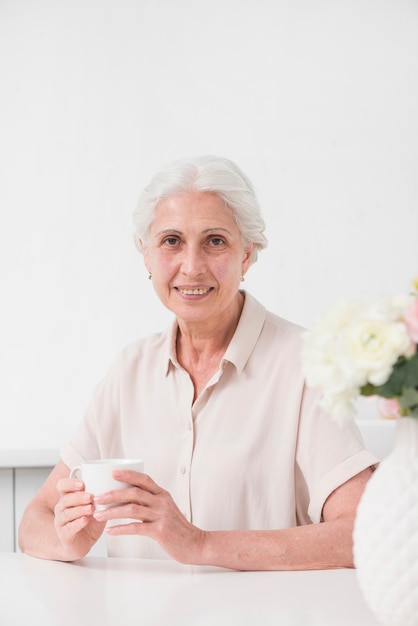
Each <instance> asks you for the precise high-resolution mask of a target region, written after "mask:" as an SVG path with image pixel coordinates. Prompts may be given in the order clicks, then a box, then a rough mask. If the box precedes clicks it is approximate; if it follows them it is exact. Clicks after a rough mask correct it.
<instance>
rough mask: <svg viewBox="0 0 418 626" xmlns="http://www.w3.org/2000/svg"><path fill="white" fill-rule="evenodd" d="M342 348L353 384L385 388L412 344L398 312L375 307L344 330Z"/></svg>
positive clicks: (348, 375) (345, 364)
mask: <svg viewBox="0 0 418 626" xmlns="http://www.w3.org/2000/svg"><path fill="white" fill-rule="evenodd" d="M341 344H342V349H343V352H342V354H341V355H340V356H341V359H342V367H343V369H344V370H345V372H346V373H347V377H348V379H349V380H351V383H352V384H356V385H357V386H362V385H364V384H366V383H367V382H369V383H372V384H373V385H383V383H385V382H386V381H387V379H388V378H389V376H390V374H391V372H392V368H393V366H394V364H395V363H396V361H397V360H398V357H399V356H400V355H406V354H407V353H408V350H409V348H410V345H411V340H410V337H409V335H408V331H407V328H406V325H405V324H404V323H403V322H401V321H398V320H397V319H396V311H394V309H392V308H390V307H386V306H384V305H383V306H381V305H379V303H375V304H371V305H370V306H368V307H366V308H364V309H363V310H361V311H360V312H359V313H358V315H357V316H356V317H354V318H353V319H352V320H351V323H350V325H348V326H347V327H346V328H345V329H342V337H341Z"/></svg>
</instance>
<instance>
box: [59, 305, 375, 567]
mask: <svg viewBox="0 0 418 626" xmlns="http://www.w3.org/2000/svg"><path fill="white" fill-rule="evenodd" d="M176 332H177V323H176V322H174V323H173V325H172V327H171V328H170V329H168V330H167V331H166V332H163V333H158V334H154V335H151V336H149V337H147V338H145V339H141V340H139V341H136V342H135V343H133V344H131V345H129V346H127V347H126V348H125V349H124V350H123V351H122V352H121V353H120V355H119V357H118V358H117V360H116V362H115V363H114V365H113V366H112V368H111V369H110V371H109V373H108V374H107V376H106V378H105V379H104V380H103V381H102V383H101V384H100V385H99V386H98V388H97V390H96V393H95V394H94V397H93V399H92V401H91V403H90V406H89V407H88V409H87V412H86V415H85V417H84V420H83V421H82V423H81V425H80V427H79V429H78V431H77V432H76V434H75V436H74V437H73V438H72V440H71V442H70V444H69V445H68V446H67V447H65V448H64V449H63V450H62V451H61V458H62V460H63V461H64V462H65V463H66V464H67V465H68V466H69V467H73V466H74V465H77V464H79V462H80V461H81V460H83V459H93V458H104V457H109V458H110V457H113V458H114V457H137V458H142V459H144V460H145V471H146V473H147V474H149V475H150V476H151V477H152V478H153V479H154V480H155V481H156V482H157V483H158V484H159V485H160V486H161V487H163V488H164V489H167V490H168V491H169V492H170V493H171V495H172V496H173V498H174V500H175V501H176V503H177V505H178V506H179V508H180V509H181V510H182V512H183V513H184V515H185V516H186V517H187V519H188V520H190V521H191V522H192V523H193V524H195V525H197V526H198V527H200V528H203V529H205V530H215V529H218V530H230V529H277V528H286V527H292V526H295V525H297V524H307V523H312V522H314V523H315V522H319V521H320V520H321V512H322V507H323V505H324V503H325V500H326V499H327V497H328V496H329V495H330V494H331V492H332V491H333V490H334V489H336V488H337V487H338V486H339V485H341V484H343V483H344V482H346V481H347V480H348V479H349V478H351V477H353V476H354V475H356V474H357V473H359V472H360V471H362V470H363V469H365V468H366V467H368V466H370V465H373V464H374V463H377V462H378V460H377V459H376V457H375V456H374V455H372V454H371V453H370V452H368V451H366V450H365V449H364V445H363V442H362V438H361V435H360V433H359V431H358V428H357V426H356V425H355V423H354V421H353V422H352V423H350V424H348V425H347V426H344V427H341V426H340V425H338V424H336V423H335V422H334V421H333V420H331V419H330V417H329V416H328V415H327V414H325V413H324V411H323V410H322V409H321V408H320V407H319V406H318V398H319V396H318V393H317V391H316V390H312V389H309V388H307V387H305V384H304V379H303V376H302V373H301V366H300V354H301V335H302V332H303V329H302V328H301V327H299V326H296V325H295V324H292V323H290V322H288V321H286V320H284V319H282V318H280V317H278V316H276V315H274V314H272V313H271V312H268V311H266V309H265V308H264V307H263V306H262V305H261V304H260V303H259V302H257V301H256V300H255V299H254V298H253V297H252V296H251V295H249V294H248V293H246V294H245V304H244V308H243V311H242V314H241V318H240V321H239V324H238V326H237V329H236V331H235V334H234V336H233V338H232V340H231V343H230V345H229V346H228V349H227V350H226V353H225V356H224V358H223V359H222V362H221V364H220V367H219V370H218V372H217V373H216V374H215V376H214V377H213V378H212V380H211V381H210V382H209V383H208V384H207V386H206V388H205V389H204V390H203V391H202V393H201V394H200V396H199V397H198V398H197V400H196V401H195V402H194V404H193V385H192V382H191V380H190V378H189V375H188V374H187V372H186V371H185V370H183V369H182V367H181V366H180V365H179V363H178V362H177V360H176V352H175V337H176ZM108 550H109V554H110V555H112V556H137V557H143V558H168V557H167V555H166V554H165V553H164V552H163V551H162V549H161V548H159V546H158V545H157V544H156V542H154V541H152V540H151V539H148V538H144V537H136V536H135V537H134V536H131V537H108Z"/></svg>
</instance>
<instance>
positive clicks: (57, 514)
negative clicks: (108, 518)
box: [54, 478, 106, 560]
mask: <svg viewBox="0 0 418 626" xmlns="http://www.w3.org/2000/svg"><path fill="white" fill-rule="evenodd" d="M57 491H58V496H59V499H58V502H57V503H56V505H55V508H54V526H55V531H56V533H57V537H58V539H59V541H60V543H61V545H62V548H63V550H64V553H66V554H68V560H74V559H78V558H82V557H83V556H85V555H86V554H87V553H88V552H89V550H90V548H91V547H92V546H93V545H94V544H95V543H96V541H97V540H98V539H99V537H100V536H101V534H102V533H103V530H104V527H105V525H106V523H105V522H98V521H97V520H96V519H95V518H94V517H93V513H94V502H93V495H92V494H90V493H87V492H86V491H85V490H84V483H83V482H82V481H81V480H80V479H79V478H61V479H60V480H59V481H58V483H57Z"/></svg>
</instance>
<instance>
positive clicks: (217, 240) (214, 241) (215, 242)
mask: <svg viewBox="0 0 418 626" xmlns="http://www.w3.org/2000/svg"><path fill="white" fill-rule="evenodd" d="M209 245H211V246H213V247H214V248H219V247H220V246H224V245H225V239H223V237H211V238H210V239H209Z"/></svg>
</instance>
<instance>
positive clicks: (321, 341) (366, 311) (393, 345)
mask: <svg viewBox="0 0 418 626" xmlns="http://www.w3.org/2000/svg"><path fill="white" fill-rule="evenodd" d="M404 305H405V302H404V301H402V300H401V299H393V300H387V301H383V302H374V303H371V304H369V305H368V306H361V305H359V304H358V303H355V302H350V301H343V302H340V303H339V304H337V305H336V306H335V307H334V308H333V309H331V310H330V311H329V313H327V314H326V315H324V316H323V317H322V318H321V319H320V320H319V321H318V322H317V324H316V325H315V327H314V328H313V330H312V332H310V333H307V334H306V335H305V338H304V344H303V350H302V363H303V371H304V374H305V377H306V381H307V383H308V384H309V385H311V386H313V387H319V388H321V389H322V391H323V399H322V402H321V404H322V405H323V406H324V408H325V409H326V410H327V411H328V412H329V413H330V414H331V415H332V417H333V418H334V419H336V420H337V421H340V422H342V421H344V420H346V419H347V418H348V417H349V416H350V415H352V414H353V413H354V400H355V398H356V397H357V396H358V395H359V394H360V390H361V387H363V386H364V385H366V383H371V384H373V385H382V384H384V383H385V382H386V381H387V380H388V378H389V376H390V375H391V373H392V370H393V366H394V365H395V363H396V361H397V360H398V357H399V356H401V355H403V356H410V354H411V338H410V336H409V335H408V330H407V327H406V325H405V323H404V321H403V319H402V315H403V307H404Z"/></svg>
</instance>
